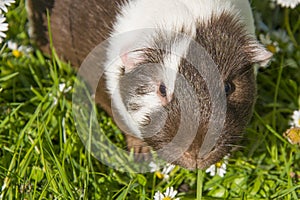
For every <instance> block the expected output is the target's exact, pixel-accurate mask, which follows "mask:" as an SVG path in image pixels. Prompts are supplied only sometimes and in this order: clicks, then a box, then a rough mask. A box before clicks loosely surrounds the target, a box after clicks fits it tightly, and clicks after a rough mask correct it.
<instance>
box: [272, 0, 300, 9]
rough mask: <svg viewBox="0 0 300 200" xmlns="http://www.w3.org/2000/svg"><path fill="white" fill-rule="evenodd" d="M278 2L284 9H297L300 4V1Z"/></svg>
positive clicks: (287, 0)
mask: <svg viewBox="0 0 300 200" xmlns="http://www.w3.org/2000/svg"><path fill="white" fill-rule="evenodd" d="M276 2H277V4H279V5H280V6H282V7H287V8H295V7H296V6H297V5H298V4H299V3H300V0H276Z"/></svg>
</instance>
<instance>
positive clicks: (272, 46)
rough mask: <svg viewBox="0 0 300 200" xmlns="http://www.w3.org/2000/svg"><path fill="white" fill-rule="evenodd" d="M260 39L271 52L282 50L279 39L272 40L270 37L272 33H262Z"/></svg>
mask: <svg viewBox="0 0 300 200" xmlns="http://www.w3.org/2000/svg"><path fill="white" fill-rule="evenodd" d="M259 40H260V41H261V43H262V44H264V45H265V46H266V48H267V49H268V50H269V51H270V52H271V53H273V54H274V53H277V52H279V51H280V48H279V44H278V42H277V41H272V40H271V38H270V34H266V35H264V34H260V35H259Z"/></svg>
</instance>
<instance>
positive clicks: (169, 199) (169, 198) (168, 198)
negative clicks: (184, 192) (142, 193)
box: [162, 197, 172, 200]
mask: <svg viewBox="0 0 300 200" xmlns="http://www.w3.org/2000/svg"><path fill="white" fill-rule="evenodd" d="M162 200H172V199H171V197H164V198H163V199H162Z"/></svg>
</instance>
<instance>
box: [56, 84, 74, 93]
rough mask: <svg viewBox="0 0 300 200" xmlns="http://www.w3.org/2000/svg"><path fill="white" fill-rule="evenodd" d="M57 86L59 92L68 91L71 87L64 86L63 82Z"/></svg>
mask: <svg viewBox="0 0 300 200" xmlns="http://www.w3.org/2000/svg"><path fill="white" fill-rule="evenodd" d="M58 87H59V91H60V92H61V93H68V92H69V91H70V90H71V89H72V87H71V86H69V87H67V88H66V84H65V83H60V84H59V85H58Z"/></svg>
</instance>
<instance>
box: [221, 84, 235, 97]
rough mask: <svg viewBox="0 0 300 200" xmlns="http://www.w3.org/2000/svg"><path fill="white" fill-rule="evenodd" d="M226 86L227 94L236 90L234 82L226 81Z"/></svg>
mask: <svg viewBox="0 0 300 200" xmlns="http://www.w3.org/2000/svg"><path fill="white" fill-rule="evenodd" d="M224 87H225V94H226V96H229V95H230V94H232V93H233V92H234V90H235V86H234V84H233V83H232V82H225V83H224Z"/></svg>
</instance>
